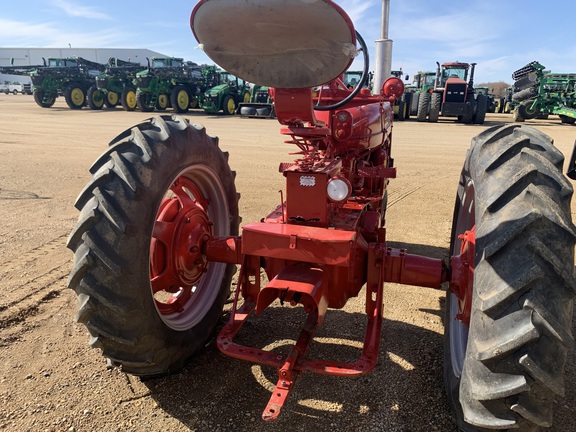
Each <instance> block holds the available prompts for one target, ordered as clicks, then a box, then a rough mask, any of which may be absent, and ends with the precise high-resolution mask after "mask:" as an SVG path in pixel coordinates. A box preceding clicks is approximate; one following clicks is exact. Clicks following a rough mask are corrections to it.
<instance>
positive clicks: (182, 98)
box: [170, 86, 191, 113]
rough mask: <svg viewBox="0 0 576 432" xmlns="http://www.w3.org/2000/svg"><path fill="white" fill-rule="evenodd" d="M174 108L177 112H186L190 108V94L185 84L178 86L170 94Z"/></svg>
mask: <svg viewBox="0 0 576 432" xmlns="http://www.w3.org/2000/svg"><path fill="white" fill-rule="evenodd" d="M170 101H171V102H172V108H173V109H174V111H175V112H177V113H186V112H188V110H189V109H190V105H191V103H190V94H189V93H188V91H187V90H186V88H185V87H184V86H176V87H174V88H173V89H172V93H171V94H170Z"/></svg>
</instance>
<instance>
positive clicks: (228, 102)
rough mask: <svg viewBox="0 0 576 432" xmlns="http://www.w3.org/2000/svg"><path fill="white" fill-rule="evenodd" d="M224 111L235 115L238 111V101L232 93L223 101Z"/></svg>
mask: <svg viewBox="0 0 576 432" xmlns="http://www.w3.org/2000/svg"><path fill="white" fill-rule="evenodd" d="M222 111H224V114H226V115H234V113H235V112H236V102H235V101H234V98H233V97H232V96H231V95H226V96H225V97H224V100H223V101H222Z"/></svg>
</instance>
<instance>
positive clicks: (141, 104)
mask: <svg viewBox="0 0 576 432" xmlns="http://www.w3.org/2000/svg"><path fill="white" fill-rule="evenodd" d="M151 100H152V95H151V94H150V93H145V92H139V91H138V92H136V105H138V109H139V110H140V111H142V112H150V111H153V110H154V108H155V107H154V106H150V105H151V103H150V101H151Z"/></svg>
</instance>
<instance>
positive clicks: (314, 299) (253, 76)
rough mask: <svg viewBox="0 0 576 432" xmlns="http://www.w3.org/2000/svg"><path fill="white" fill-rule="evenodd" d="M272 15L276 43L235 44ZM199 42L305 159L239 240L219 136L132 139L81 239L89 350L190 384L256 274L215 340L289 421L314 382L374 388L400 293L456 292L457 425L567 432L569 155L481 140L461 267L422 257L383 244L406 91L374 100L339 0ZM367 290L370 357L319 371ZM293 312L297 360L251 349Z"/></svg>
mask: <svg viewBox="0 0 576 432" xmlns="http://www.w3.org/2000/svg"><path fill="white" fill-rule="evenodd" d="M255 16H257V17H258V22H259V23H266V25H257V26H254V25H250V26H245V27H244V28H245V31H243V32H242V33H241V34H238V33H230V32H222V31H221V29H222V28H231V25H237V24H238V23H239V22H250V23H252V22H253V21H254V17H255ZM191 27H192V31H193V33H194V36H195V37H196V38H197V40H198V41H199V42H200V43H201V44H202V46H203V49H204V50H205V52H206V53H207V54H208V55H209V56H210V57H211V58H212V59H213V60H214V61H215V62H216V63H218V64H219V65H220V66H221V67H223V68H224V69H226V70H227V71H229V72H230V73H233V74H234V75H236V76H239V77H241V78H242V79H244V80H246V81H249V82H254V83H258V84H260V85H265V86H269V87H271V88H272V89H273V91H272V92H271V94H272V96H273V99H274V104H275V109H276V115H277V119H278V121H279V122H280V124H281V126H282V127H281V134H282V135H284V136H285V138H286V142H287V143H290V144H293V145H294V146H295V147H296V148H297V152H296V153H294V154H296V155H297V157H298V158H297V159H296V160H294V161H291V162H286V163H282V164H280V172H281V173H282V175H283V176H284V177H285V178H286V189H285V199H281V202H280V204H279V205H278V207H277V208H275V209H272V210H271V211H270V212H269V213H268V214H267V215H266V216H264V217H263V218H262V219H261V220H260V221H259V222H253V223H248V224H246V225H244V226H243V227H242V231H241V233H240V231H239V224H240V217H239V215H238V195H237V192H236V188H235V186H234V173H233V172H232V171H231V169H230V167H229V165H228V157H227V154H226V153H223V152H222V151H221V150H220V148H219V147H218V141H217V139H216V138H213V137H210V136H209V135H207V133H206V130H205V129H204V128H203V127H202V126H199V125H191V124H189V122H188V121H187V120H186V119H184V118H183V117H179V116H160V117H154V118H151V119H149V120H147V121H144V122H142V123H140V124H138V125H136V126H134V127H133V128H131V129H129V130H126V131H125V132H123V133H121V134H120V135H118V136H117V137H116V138H115V139H113V140H112V142H111V143H110V147H109V149H108V150H107V151H106V152H105V153H104V154H103V155H102V156H101V157H100V158H99V159H98V160H97V161H96V163H95V164H94V165H93V166H92V168H91V170H90V171H91V173H92V175H93V179H92V181H91V182H90V183H89V184H88V185H87V186H86V188H85V189H84V190H83V191H82V193H81V194H80V196H79V197H78V199H77V201H76V207H77V208H78V209H79V210H80V217H79V221H78V224H77V226H76V227H75V229H74V231H73V232H72V234H71V235H70V237H69V240H68V247H69V248H70V249H72V250H73V251H74V268H73V270H72V272H71V275H70V278H69V286H70V288H72V289H73V290H74V291H75V292H76V293H77V295H78V300H79V311H78V314H77V319H78V321H79V322H81V323H83V324H84V325H85V326H86V327H87V329H88V331H89V333H90V335H91V340H90V345H91V346H92V347H95V348H100V349H101V350H102V353H103V355H104V356H105V357H106V358H107V359H108V360H109V362H110V363H111V364H112V365H116V366H121V367H122V370H123V371H124V372H127V373H130V374H134V375H141V376H155V375H163V374H166V373H169V372H174V371H177V370H179V369H181V368H182V367H183V366H184V365H185V363H186V362H187V361H188V360H189V358H190V357H191V356H192V355H194V354H195V353H197V352H198V351H199V350H201V349H203V348H204V346H205V344H206V342H207V341H208V340H209V339H210V337H211V335H212V334H213V332H214V331H215V328H216V326H217V324H218V322H219V320H220V318H221V315H222V311H223V307H224V303H225V301H226V300H227V299H228V297H229V295H230V285H231V281H232V277H233V275H234V273H235V271H236V268H237V266H239V272H238V279H237V281H238V282H237V288H236V290H235V292H234V293H233V306H232V310H231V313H230V318H229V320H228V322H227V323H226V324H225V325H224V327H223V328H222V330H221V331H220V333H219V334H218V336H217V339H216V342H217V345H218V348H219V349H220V350H221V351H222V352H223V353H224V354H226V355H229V356H232V357H236V358H240V359H244V360H248V361H252V362H257V363H261V364H266V365H270V366H274V367H275V368H276V369H277V371H278V381H277V384H276V388H275V390H274V391H273V392H272V395H271V398H270V401H269V403H268V406H267V407H266V408H265V409H264V412H263V418H264V419H265V420H271V419H275V418H277V417H278V415H279V414H280V411H281V409H282V407H283V405H284V403H285V401H286V399H287V398H288V396H289V395H290V392H291V391H292V389H293V387H294V384H295V382H296V379H297V378H298V376H299V374H300V373H301V372H313V373H321V374H328V375H337V376H346V377H355V376H359V375H363V374H366V373H368V372H369V371H370V370H371V369H373V368H374V367H375V366H376V364H377V357H378V352H379V343H380V335H381V327H382V314H383V287H384V283H385V282H394V283H403V284H410V285H416V286H422V287H430V288H435V289H442V288H444V289H446V298H447V303H446V320H445V328H446V333H445V368H444V369H445V371H444V372H445V373H444V375H445V376H444V378H445V382H446V389H447V393H448V398H449V401H450V404H451V406H452V409H453V410H454V412H455V416H456V419H457V422H458V425H459V426H460V427H461V428H462V429H463V430H467V431H470V430H476V428H478V429H479V430H483V429H511V428H519V430H525V431H528V430H530V431H533V430H536V428H538V427H539V426H548V425H550V423H551V413H552V406H553V403H554V398H555V396H556V395H562V393H563V391H564V384H563V369H564V364H565V361H566V356H567V352H568V350H569V349H570V348H572V346H573V344H574V340H573V338H572V335H571V332H570V329H571V323H572V314H573V309H572V307H573V298H574V295H575V294H576V292H575V286H576V284H575V281H574V276H573V263H574V244H575V241H576V228H575V227H574V225H573V224H572V221H571V212H570V199H571V195H572V187H571V185H570V183H569V181H568V180H567V179H566V177H565V176H563V175H562V165H563V160H564V158H563V156H562V154H561V153H560V152H559V151H558V150H557V149H556V148H555V147H554V146H553V145H552V142H551V140H550V138H549V137H547V136H546V135H544V134H542V133H540V132H538V131H537V130H535V129H532V128H529V127H525V126H519V125H507V126H503V127H500V128H490V129H487V130H485V131H484V132H482V133H481V134H480V135H478V136H477V137H476V138H475V139H474V140H473V142H472V145H471V148H470V150H469V152H468V156H467V159H466V161H465V164H464V168H463V170H462V175H461V178H460V182H459V185H458V191H457V196H456V203H455V208H454V218H453V227H452V238H451V246H450V258H449V260H447V261H444V260H440V259H435V258H429V257H424V256H418V255H412V254H410V253H408V252H407V251H406V250H403V249H395V248H391V247H389V246H388V245H387V242H386V228H385V226H384V222H385V212H386V202H387V188H388V184H389V181H390V179H393V178H395V177H396V167H394V165H393V158H392V155H391V151H392V119H393V109H392V106H393V105H394V102H395V101H396V100H398V99H399V98H400V97H401V96H402V93H403V89H404V86H403V84H402V81H401V80H400V79H398V78H395V77H392V78H389V79H388V80H387V81H385V82H384V84H383V85H382V88H381V89H380V90H379V91H378V92H377V93H376V94H370V92H369V91H367V90H365V89H363V83H364V81H365V80H366V78H367V76H368V54H367V49H366V45H365V43H364V42H363V40H362V38H361V37H360V35H359V34H358V33H357V32H356V31H355V29H354V26H353V24H352V21H351V20H350V18H349V17H348V15H347V14H346V13H345V12H344V10H343V9H341V8H340V7H339V6H338V5H336V4H335V3H333V2H332V1H331V0H322V1H315V2H302V1H299V0H298V1H297V0H266V1H264V0H261V1H258V0H251V1H240V0H201V1H200V2H198V4H197V5H196V6H195V8H194V10H193V12H192V16H191ZM358 52H361V53H362V54H363V56H364V59H365V65H364V71H363V74H362V78H361V80H360V82H359V83H358V85H357V86H356V87H355V88H352V89H349V88H348V87H347V86H346V85H345V84H344V83H343V82H342V80H341V79H340V78H339V77H341V76H342V74H343V73H344V72H345V70H346V69H347V68H348V67H349V66H350V64H351V63H352V60H353V58H354V56H355V55H356V54H357V53H358ZM254 53H258V62H257V63H255V62H254V61H252V58H253V55H254ZM312 89H314V92H313V90H312ZM262 280H264V282H262ZM362 289H365V293H364V296H365V298H366V305H365V310H366V315H367V324H366V333H365V339H364V345H363V349H362V350H361V352H359V358H358V359H357V360H356V361H353V362H341V361H334V360H330V359H322V358H310V357H309V356H308V351H309V348H310V346H311V344H312V343H313V341H314V333H315V331H316V329H317V328H318V326H320V325H321V324H322V322H323V319H324V317H325V315H326V314H327V313H329V312H328V310H329V309H340V308H342V307H344V305H345V304H346V302H347V300H348V299H349V298H351V297H355V296H358V295H360V293H361V290H362ZM276 301H279V302H281V303H283V304H290V305H291V306H293V307H295V308H303V310H304V311H305V312H306V314H307V318H306V320H305V322H304V323H303V327H302V330H301V332H300V335H299V337H298V338H297V340H296V342H295V343H294V345H293V346H292V347H291V348H290V349H289V350H288V352H287V353H280V352H278V351H274V350H265V349H262V348H260V347H247V346H242V345H241V344H240V343H239V342H238V340H237V337H236V336H237V335H238V333H239V332H241V329H242V326H243V325H244V324H245V323H246V322H247V321H248V320H249V319H250V317H251V316H252V315H254V314H260V313H261V312H262V311H263V310H265V309H266V308H267V307H268V306H270V305H271V304H272V303H273V302H276Z"/></svg>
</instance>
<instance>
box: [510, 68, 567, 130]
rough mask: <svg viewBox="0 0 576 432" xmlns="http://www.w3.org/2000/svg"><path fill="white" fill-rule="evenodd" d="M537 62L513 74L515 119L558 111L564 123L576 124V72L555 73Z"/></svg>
mask: <svg viewBox="0 0 576 432" xmlns="http://www.w3.org/2000/svg"><path fill="white" fill-rule="evenodd" d="M544 69H545V68H544V66H542V65H541V64H540V63H538V62H537V61H534V62H532V63H529V64H527V65H526V66H524V67H523V68H520V69H518V70H517V71H515V72H514V73H513V74H512V78H513V79H514V80H515V82H514V87H513V93H512V96H511V100H512V108H513V110H514V111H513V113H514V121H515V122H523V121H524V120H528V119H533V118H542V117H544V118H546V117H547V116H548V115H549V114H556V115H558V116H559V117H560V121H561V122H562V123H567V124H574V123H576V73H552V72H550V71H546V70H544Z"/></svg>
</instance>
